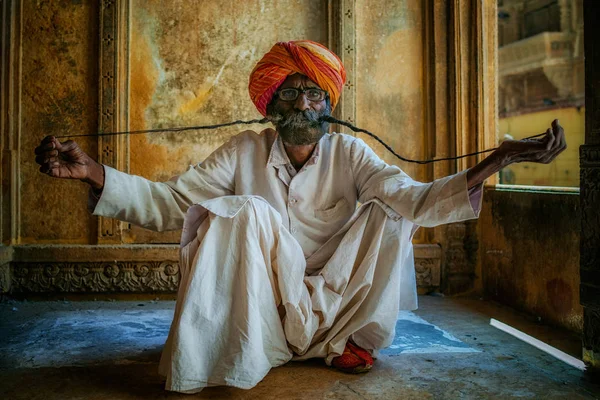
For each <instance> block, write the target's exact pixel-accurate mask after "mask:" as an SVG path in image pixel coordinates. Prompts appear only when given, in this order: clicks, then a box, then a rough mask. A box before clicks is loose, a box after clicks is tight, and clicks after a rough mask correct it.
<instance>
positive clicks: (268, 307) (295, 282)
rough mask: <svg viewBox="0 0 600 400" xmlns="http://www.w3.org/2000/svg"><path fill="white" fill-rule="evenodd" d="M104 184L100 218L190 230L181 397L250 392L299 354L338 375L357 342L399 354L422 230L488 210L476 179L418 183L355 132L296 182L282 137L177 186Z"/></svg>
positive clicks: (328, 139) (190, 174)
mask: <svg viewBox="0 0 600 400" xmlns="http://www.w3.org/2000/svg"><path fill="white" fill-rule="evenodd" d="M105 172H106V175H105V177H106V179H105V187H104V190H103V193H102V196H101V198H100V199H99V201H98V203H97V205H96V206H95V209H94V213H95V214H96V215H104V216H109V217H114V218H118V219H121V220H125V221H128V222H131V223H135V224H138V225H141V226H144V227H147V228H149V229H154V230H164V229H178V228H181V227H182V225H183V222H184V220H185V225H184V231H183V235H182V242H181V244H182V250H181V264H180V266H181V282H180V288H179V292H178V300H177V306H176V310H175V317H174V321H173V324H172V326H171V331H170V334H169V338H168V340H167V343H166V345H165V349H164V351H163V357H162V359H161V365H160V371H161V373H163V374H164V375H166V376H167V389H169V390H176V391H181V392H196V391H199V390H201V389H202V388H203V387H206V386H212V385H231V386H237V387H241V388H251V387H253V386H254V385H256V384H257V383H258V382H260V380H261V379H262V378H263V377H264V376H265V375H266V374H267V372H268V371H269V369H270V368H272V367H275V366H278V365H282V364H284V363H285V362H287V361H289V360H290V359H291V358H292V357H294V356H295V357H296V358H297V359H306V358H312V357H322V358H325V359H326V361H327V362H328V363H329V362H330V361H331V359H332V358H333V357H335V356H336V355H339V354H341V353H342V351H343V349H344V346H345V343H346V341H347V340H348V338H352V340H353V341H354V342H355V343H356V344H357V345H359V346H360V347H363V348H365V349H368V350H370V351H372V352H373V353H376V352H377V350H379V349H381V348H383V347H386V346H388V345H389V344H390V343H391V341H392V339H393V337H394V326H395V322H396V316H397V313H398V310H399V309H415V308H416V307H417V297H416V282H415V272H414V261H413V251H412V244H411V238H412V235H413V234H414V231H415V229H416V227H417V226H435V225H439V224H443V223H449V222H456V221H461V220H466V219H470V218H476V217H477V215H478V213H479V207H480V204H481V203H480V202H481V186H479V187H477V188H476V189H475V190H471V191H470V192H469V191H468V190H467V184H466V172H462V173H459V174H457V175H454V176H450V177H446V178H442V179H439V180H436V181H434V182H432V183H425V184H424V183H419V182H415V181H413V180H412V179H410V178H409V177H408V176H407V175H406V174H404V173H403V172H402V171H401V170H400V169H399V168H397V167H394V166H389V165H387V164H385V163H384V162H383V161H382V160H381V159H379V158H378V157H377V156H376V155H375V154H374V153H373V152H372V151H371V150H370V149H369V148H368V146H366V145H365V144H364V143H363V142H362V141H361V140H359V139H356V138H354V137H351V136H347V135H342V134H334V135H326V136H325V137H323V138H322V139H321V141H320V142H319V143H318V145H317V147H316V148H315V151H314V152H313V156H312V157H311V159H310V160H309V161H308V162H307V163H306V165H305V166H304V167H303V168H302V169H301V170H300V171H299V172H297V173H296V171H295V170H294V169H293V167H292V166H291V163H290V162H289V159H288V157H287V155H286V153H285V150H284V148H283V145H282V143H281V140H280V138H278V137H277V134H276V133H275V131H273V130H271V129H267V130H265V131H263V132H262V133H261V134H260V135H257V134H256V133H254V132H250V131H247V132H243V133H241V134H240V135H238V136H236V137H234V138H233V139H232V140H231V141H230V142H228V143H227V144H225V145H223V146H222V147H221V148H219V149H218V150H217V151H216V152H215V153H213V154H212V155H211V156H209V157H208V158H207V159H206V160H205V161H204V162H203V163H201V164H199V165H197V166H195V167H191V168H190V170H188V171H187V172H186V173H184V174H183V175H181V176H180V177H178V178H176V179H174V180H172V181H170V182H166V183H155V182H150V181H148V180H146V179H143V178H140V177H133V176H130V175H127V174H123V173H120V172H118V171H115V170H113V169H111V168H109V167H105ZM357 201H359V202H360V203H362V205H361V207H360V208H359V209H356V207H355V205H356V204H357ZM194 204H197V205H196V206H193V205H194ZM186 212H187V217H186Z"/></svg>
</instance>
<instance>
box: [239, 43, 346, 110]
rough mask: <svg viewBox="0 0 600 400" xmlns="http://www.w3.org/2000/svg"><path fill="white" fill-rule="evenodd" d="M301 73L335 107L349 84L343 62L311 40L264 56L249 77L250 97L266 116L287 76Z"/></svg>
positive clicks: (282, 45) (285, 45) (274, 49)
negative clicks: (323, 93)
mask: <svg viewBox="0 0 600 400" xmlns="http://www.w3.org/2000/svg"><path fill="white" fill-rule="evenodd" d="M295 73H299V74H302V75H306V76H307V77H308V78H309V79H310V80H311V81H313V82H315V83H316V84H317V85H319V87H320V88H321V89H323V90H325V91H327V92H328V93H329V98H330V99H331V108H332V109H333V108H335V106H336V104H337V103H338V101H339V99H340V95H341V93H342V87H343V86H344V83H345V82H346V70H345V69H344V66H343V65H342V62H341V60H340V59H339V57H338V56H336V55H335V54H334V53H333V52H332V51H331V50H329V49H328V48H327V47H325V46H323V45H321V44H319V43H316V42H312V41H310V40H297V41H292V42H279V43H276V44H275V46H273V47H272V48H271V50H270V51H269V52H268V53H267V54H265V55H264V57H263V58H262V59H261V60H260V61H259V62H258V64H256V67H254V69H253V70H252V73H251V74H250V83H249V85H248V90H249V92H250V98H251V99H252V102H253V103H254V105H255V106H256V108H257V109H258V111H259V112H260V113H261V114H262V115H263V116H266V115H267V105H268V104H269V103H270V102H271V99H272V98H273V95H274V94H275V91H276V90H277V88H279V86H280V85H281V84H282V83H283V81H285V79H286V78H287V77H288V75H292V74H295Z"/></svg>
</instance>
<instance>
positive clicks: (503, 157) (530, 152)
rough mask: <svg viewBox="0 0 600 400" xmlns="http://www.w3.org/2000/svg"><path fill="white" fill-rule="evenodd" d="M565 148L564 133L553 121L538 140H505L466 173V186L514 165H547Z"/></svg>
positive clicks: (481, 181) (471, 185)
mask: <svg viewBox="0 0 600 400" xmlns="http://www.w3.org/2000/svg"><path fill="white" fill-rule="evenodd" d="M566 148H567V143H566V141H565V132H564V130H563V128H562V126H560V124H559V123H558V120H557V119H555V120H554V121H552V127H551V128H548V130H547V131H546V133H545V135H544V136H542V137H541V138H539V139H523V140H506V141H504V142H502V144H501V145H500V147H499V148H498V150H495V151H494V152H493V153H492V154H490V155H489V156H488V157H487V158H485V159H484V160H483V161H481V162H480V163H479V164H477V165H476V166H474V167H473V168H471V169H469V170H468V171H467V186H468V187H469V189H470V188H473V187H475V186H477V185H479V184H481V183H483V182H484V181H485V180H486V179H487V178H489V177H490V176H492V175H493V174H495V173H496V172H498V171H500V170H501V169H502V168H504V167H507V166H509V165H511V164H514V163H519V162H526V161H527V162H536V163H542V164H548V163H550V162H552V161H553V160H554V159H555V158H556V156H558V155H559V154H560V153H561V152H562V151H563V150H565V149H566Z"/></svg>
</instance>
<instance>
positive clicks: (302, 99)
mask: <svg viewBox="0 0 600 400" xmlns="http://www.w3.org/2000/svg"><path fill="white" fill-rule="evenodd" d="M294 108H295V109H297V110H300V111H304V110H308V109H309V108H310V104H309V102H308V99H307V98H306V94H304V93H298V98H297V99H296V102H295V103H294Z"/></svg>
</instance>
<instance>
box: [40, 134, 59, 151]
mask: <svg viewBox="0 0 600 400" xmlns="http://www.w3.org/2000/svg"><path fill="white" fill-rule="evenodd" d="M56 142H58V140H56V138H55V137H54V136H46V137H45V138H44V139H42V141H41V143H40V145H39V146H38V147H36V148H35V154H36V155H40V154H43V153H44V152H46V151H49V150H53V149H54V148H55V147H56Z"/></svg>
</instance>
